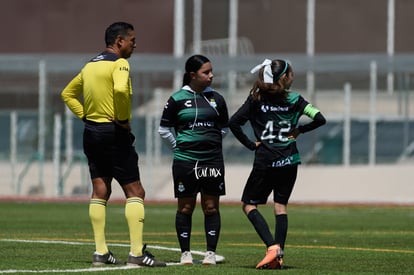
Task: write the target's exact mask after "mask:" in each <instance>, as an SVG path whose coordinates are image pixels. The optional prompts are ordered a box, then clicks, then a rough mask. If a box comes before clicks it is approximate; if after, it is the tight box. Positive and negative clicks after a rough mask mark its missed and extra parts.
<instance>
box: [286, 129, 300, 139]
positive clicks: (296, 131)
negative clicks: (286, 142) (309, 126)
mask: <svg viewBox="0 0 414 275" xmlns="http://www.w3.org/2000/svg"><path fill="white" fill-rule="evenodd" d="M299 135H300V131H299V129H298V128H295V129H293V131H291V132H290V133H289V135H288V139H296V138H297V137H298V136H299Z"/></svg>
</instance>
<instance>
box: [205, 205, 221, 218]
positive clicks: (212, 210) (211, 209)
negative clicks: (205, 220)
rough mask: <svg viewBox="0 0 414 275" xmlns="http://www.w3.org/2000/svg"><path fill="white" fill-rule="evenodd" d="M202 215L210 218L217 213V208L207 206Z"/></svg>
mask: <svg viewBox="0 0 414 275" xmlns="http://www.w3.org/2000/svg"><path fill="white" fill-rule="evenodd" d="M203 211H204V215H206V216H211V215H214V214H217V213H218V209H217V207H214V206H207V207H206V208H205V209H204V210H203Z"/></svg>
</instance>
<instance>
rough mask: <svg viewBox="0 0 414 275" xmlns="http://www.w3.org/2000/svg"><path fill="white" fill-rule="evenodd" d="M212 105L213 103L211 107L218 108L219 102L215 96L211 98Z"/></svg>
mask: <svg viewBox="0 0 414 275" xmlns="http://www.w3.org/2000/svg"><path fill="white" fill-rule="evenodd" d="M210 105H211V107H213V108H217V103H216V101H215V100H214V98H211V99H210Z"/></svg>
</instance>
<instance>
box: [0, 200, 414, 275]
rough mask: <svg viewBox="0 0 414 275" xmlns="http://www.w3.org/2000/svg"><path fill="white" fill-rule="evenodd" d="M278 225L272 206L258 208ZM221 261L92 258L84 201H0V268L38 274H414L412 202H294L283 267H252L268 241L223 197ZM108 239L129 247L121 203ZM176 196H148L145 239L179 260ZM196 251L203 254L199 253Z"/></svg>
mask: <svg viewBox="0 0 414 275" xmlns="http://www.w3.org/2000/svg"><path fill="white" fill-rule="evenodd" d="M260 210H261V211H262V213H263V214H264V215H265V216H266V218H267V219H268V222H269V223H270V224H271V228H272V231H273V228H274V217H273V214H272V211H271V206H270V205H266V206H262V207H261V208H260ZM221 216H222V231H221V237H220V241H219V246H218V249H217V254H220V255H223V256H224V257H225V261H224V262H222V263H219V264H217V265H216V266H202V265H192V266H179V265H172V266H168V267H165V268H135V269H125V268H124V267H122V268H121V269H120V268H113V269H110V268H109V267H105V268H104V269H100V268H94V267H92V266H91V258H92V253H93V251H94V245H93V240H92V230H91V226H90V223H89V217H88V205H87V202H83V203H81V202H76V203H75V202H73V203H63V202H62V203H51V202H47V203H46V202H44V203H43V202H42V203H41V202H36V203H23V202H0V273H9V274H13V273H20V274H22V273H41V274H69V273H74V272H77V273H81V274H82V273H83V274H91V272H93V273H92V274H101V273H105V274H141V273H142V274H196V273H200V274H259V273H263V272H264V273H269V272H279V273H283V274H414V207H411V206H398V207H397V206H395V207H380V206H375V207H374V206H314V205H291V206H289V232H288V238H287V244H286V248H285V258H284V262H285V269H284V270H272V271H271V270H255V269H254V267H255V265H256V263H257V262H258V261H260V260H261V259H262V257H263V256H264V253H265V248H264V245H263V244H262V243H261V241H260V239H259V237H258V236H257V235H256V233H255V231H254V229H253V227H252V226H251V224H250V223H249V221H248V220H247V218H246V217H245V216H244V215H243V213H242V211H241V207H240V205H222V206H221ZM107 218H108V222H107V227H106V229H107V240H108V243H109V247H110V249H111V250H112V252H113V253H114V254H115V256H117V257H118V258H120V259H125V260H126V257H127V255H128V252H129V246H128V238H129V237H128V230H127V225H126V221H125V218H124V206H123V204H119V203H118V204H117V203H111V202H110V203H109V204H108V213H107ZM174 219H175V204H173V203H171V204H159V205H157V204H155V203H147V204H146V219H145V235H144V240H145V242H146V243H147V244H148V246H149V251H150V252H151V253H152V254H154V255H155V256H156V257H157V258H158V259H161V260H165V261H167V262H171V263H173V262H178V260H179V257H180V253H179V252H178V251H177V248H178V243H177V239H176V236H175V227H174ZM192 249H193V250H197V251H204V250H205V238H204V232H203V218H202V215H201V210H200V207H199V206H197V209H196V211H195V215H194V217H193V235H192ZM194 258H196V259H197V258H200V259H202V256H197V255H195V256H194Z"/></svg>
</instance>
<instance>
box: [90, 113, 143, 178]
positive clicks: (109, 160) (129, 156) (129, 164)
mask: <svg viewBox="0 0 414 275" xmlns="http://www.w3.org/2000/svg"><path fill="white" fill-rule="evenodd" d="M134 140H135V137H134V135H133V134H132V133H131V132H130V131H128V130H126V129H123V128H122V127H120V126H118V125H116V124H115V123H112V122H109V123H97V122H92V121H86V122H85V128H84V131H83V151H84V153H85V155H86V157H87V159H88V165H89V172H90V175H91V179H94V178H100V177H111V178H114V179H116V180H117V181H118V183H119V184H121V185H122V184H127V183H131V182H134V181H137V180H140V175H139V168H138V154H137V152H136V151H135V147H134V146H133V142H134Z"/></svg>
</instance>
